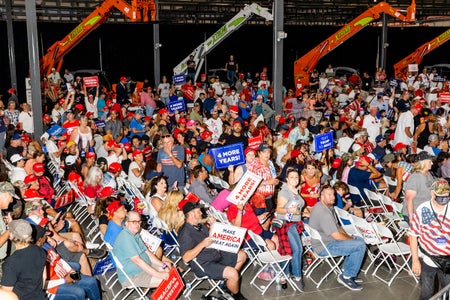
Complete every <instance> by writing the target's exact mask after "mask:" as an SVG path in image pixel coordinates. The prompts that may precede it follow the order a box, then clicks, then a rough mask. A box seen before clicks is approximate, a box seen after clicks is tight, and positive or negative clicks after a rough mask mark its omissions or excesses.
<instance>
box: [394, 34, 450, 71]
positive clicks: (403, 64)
mask: <svg viewBox="0 0 450 300" xmlns="http://www.w3.org/2000/svg"><path fill="white" fill-rule="evenodd" d="M449 39H450V29H447V30H446V31H444V32H443V33H441V34H440V35H439V36H438V37H435V38H434V39H432V40H431V41H429V42H426V43H425V44H423V45H422V46H420V47H419V48H417V49H416V50H414V52H413V53H411V54H410V55H408V56H407V57H405V58H403V59H402V60H400V61H399V62H397V63H396V64H395V65H394V75H395V76H397V74H399V73H401V74H405V73H406V70H407V68H408V65H410V64H418V65H419V64H420V63H421V62H422V59H423V57H424V56H425V55H427V54H428V53H430V52H431V51H433V50H434V49H436V48H437V47H439V46H441V45H442V44H444V43H445V42H447V41H448V40H449Z"/></svg>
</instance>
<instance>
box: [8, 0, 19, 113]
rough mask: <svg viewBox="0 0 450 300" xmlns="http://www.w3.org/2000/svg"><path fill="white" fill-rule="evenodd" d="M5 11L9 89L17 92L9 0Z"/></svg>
mask: <svg viewBox="0 0 450 300" xmlns="http://www.w3.org/2000/svg"><path fill="white" fill-rule="evenodd" d="M5 9H6V31H7V35H8V57H9V74H10V76H11V87H13V88H15V89H16V91H17V72H16V48H15V46H14V28H13V22H12V7H11V0H6V2H5ZM17 93H19V91H17ZM5 100H7V99H5ZM6 104H7V103H5V105H6Z"/></svg>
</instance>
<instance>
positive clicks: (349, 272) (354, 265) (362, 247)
mask: <svg viewBox="0 0 450 300" xmlns="http://www.w3.org/2000/svg"><path fill="white" fill-rule="evenodd" d="M327 248H328V251H329V252H330V254H331V255H333V256H345V260H344V265H343V269H344V276H345V277H356V275H358V273H359V270H360V268H361V264H362V261H363V259H364V254H365V253H366V244H365V243H364V240H363V239H362V238H360V237H356V238H355V239H354V240H345V241H333V242H331V243H328V244H327ZM327 254H328V253H327V251H326V250H325V249H324V250H323V251H322V252H320V253H319V255H320V256H325V255H327Z"/></svg>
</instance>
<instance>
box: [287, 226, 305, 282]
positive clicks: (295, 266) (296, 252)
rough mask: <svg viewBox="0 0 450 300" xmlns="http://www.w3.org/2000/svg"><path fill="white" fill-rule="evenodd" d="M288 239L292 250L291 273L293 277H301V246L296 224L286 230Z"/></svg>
mask: <svg viewBox="0 0 450 300" xmlns="http://www.w3.org/2000/svg"><path fill="white" fill-rule="evenodd" d="M288 239H289V244H291V249H292V260H291V273H292V275H293V276H295V277H302V254H303V246H302V240H301V239H300V235H299V234H298V231H297V225H296V224H292V225H290V227H289V229H288Z"/></svg>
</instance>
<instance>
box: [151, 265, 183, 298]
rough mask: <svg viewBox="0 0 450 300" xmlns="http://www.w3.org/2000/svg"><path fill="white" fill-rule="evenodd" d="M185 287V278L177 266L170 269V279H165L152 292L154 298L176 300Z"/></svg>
mask: <svg viewBox="0 0 450 300" xmlns="http://www.w3.org/2000/svg"><path fill="white" fill-rule="evenodd" d="M183 289H184V283H183V279H181V277H180V274H178V271H177V268H172V269H170V272H169V279H167V280H163V281H162V282H161V283H160V284H159V286H158V288H157V289H156V290H155V291H154V292H153V294H152V300H175V299H177V298H178V296H179V295H180V294H181V291H182V290H183Z"/></svg>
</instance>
